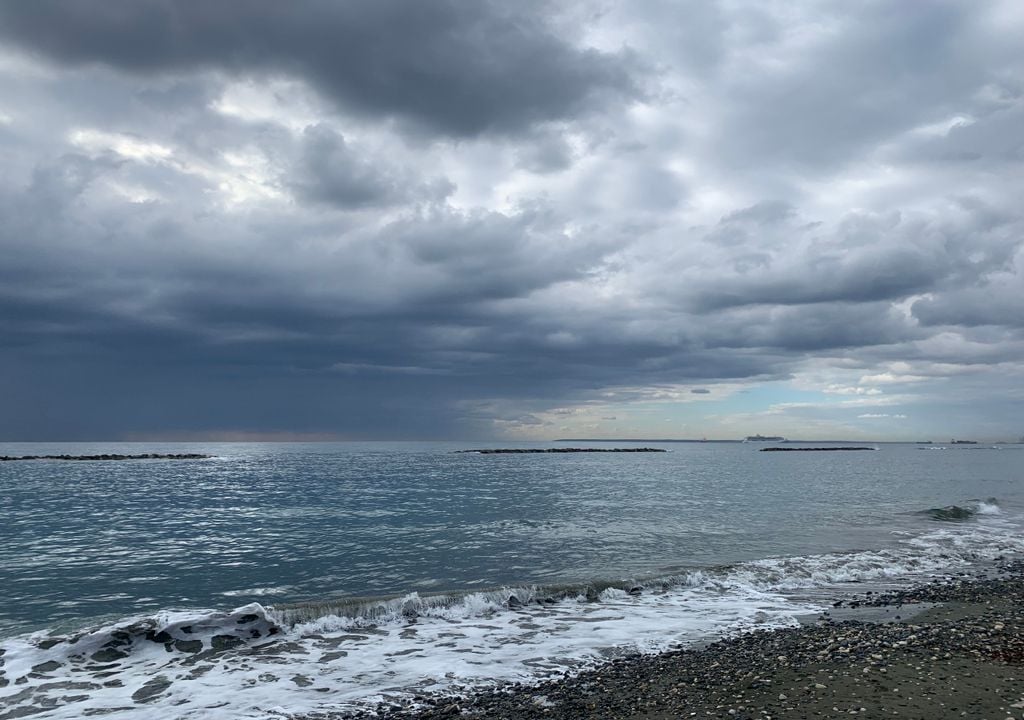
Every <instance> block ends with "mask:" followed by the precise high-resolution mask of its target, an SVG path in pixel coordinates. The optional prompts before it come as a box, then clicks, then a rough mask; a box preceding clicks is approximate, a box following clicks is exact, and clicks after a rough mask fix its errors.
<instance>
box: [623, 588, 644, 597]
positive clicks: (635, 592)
mask: <svg viewBox="0 0 1024 720" xmlns="http://www.w3.org/2000/svg"><path fill="white" fill-rule="evenodd" d="M626 592H627V593H628V594H630V595H634V596H635V595H642V594H643V592H644V587H643V585H634V586H633V587H631V588H630V589H629V590H627V591H626Z"/></svg>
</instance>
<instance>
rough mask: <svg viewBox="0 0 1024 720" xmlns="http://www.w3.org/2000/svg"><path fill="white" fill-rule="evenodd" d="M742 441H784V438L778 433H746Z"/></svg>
mask: <svg viewBox="0 0 1024 720" xmlns="http://www.w3.org/2000/svg"><path fill="white" fill-rule="evenodd" d="M743 442H786V438H784V437H781V436H779V435H747V436H746V437H745V438H743Z"/></svg>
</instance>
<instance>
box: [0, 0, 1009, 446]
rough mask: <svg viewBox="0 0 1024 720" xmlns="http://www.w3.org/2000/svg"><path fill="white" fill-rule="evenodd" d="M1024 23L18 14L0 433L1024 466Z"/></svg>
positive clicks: (183, 1) (5, 44)
mask: <svg viewBox="0 0 1024 720" xmlns="http://www.w3.org/2000/svg"><path fill="white" fill-rule="evenodd" d="M1021 37H1024V5H1022V4H1021V3H1020V2H1017V0H976V1H972V2H949V1H943V0H934V1H929V2H907V1H906V0H891V1H882V0H866V1H865V2H857V3H850V2H846V1H845V0H801V1H796V2H794V1H792V0H785V1H782V0H779V1H772V0H750V1H748V0H723V1H721V2H709V1H706V0H691V1H686V0H647V1H645V2H642V3H637V2H630V1H628V0H622V1H621V2H620V1H617V0H594V1H593V2H591V1H589V0H572V1H569V2H550V3H549V2H535V1H534V0H520V1H517V2H514V3H510V2H503V1H497V0H495V1H488V0H472V1H468V0H462V1H461V2H455V1H454V0H430V1H428V2H421V1H419V0H351V1H348V2H339V1H337V0H296V1H294V2H288V3H282V2H277V1H276V0H247V1H246V2H240V1H238V2H234V1H231V0H224V1H222V2H216V3H200V2H191V1H190V0H77V1H75V2H71V1H69V0H68V1H63V2H55V1H53V0H33V1H32V2H15V1H13V0H12V1H9V2H0V167H2V168H3V172H2V173H0V219H2V222H0V440H10V441H13V440H112V439H140V440H158V439H164V440H175V439H180V440H201V439H239V440H246V439H253V440H258V439H296V440H302V439H490V438H501V439H508V440H528V439H536V440H547V439H555V438H565V437H591V438H701V437H707V438H709V439H711V438H716V439H717V438H720V439H733V438H741V437H743V436H745V435H750V434H755V433H762V434H771V435H785V436H787V437H790V438H807V439H812V438H843V439H877V440H935V441H943V442H945V441H947V440H949V439H951V438H953V437H956V438H971V439H981V440H1015V439H1017V438H1020V437H1021V436H1022V435H1024V279H1022V278H1024V234H1022V233H1024V203H1022V202H1021V198H1022V197H1024V44H1022V43H1021V41H1020V38H1021Z"/></svg>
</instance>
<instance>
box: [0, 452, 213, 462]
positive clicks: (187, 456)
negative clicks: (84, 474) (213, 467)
mask: <svg viewBox="0 0 1024 720" xmlns="http://www.w3.org/2000/svg"><path fill="white" fill-rule="evenodd" d="M212 457H214V456H213V455H203V454H200V453H170V454H161V453H142V454H140V455H117V454H103V455H17V456H12V455H0V462H13V461H17V460H209V459H210V458H212Z"/></svg>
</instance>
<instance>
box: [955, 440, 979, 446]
mask: <svg viewBox="0 0 1024 720" xmlns="http://www.w3.org/2000/svg"><path fill="white" fill-rule="evenodd" d="M949 444H950V445H977V444H978V443H977V442H976V441H974V440H950V441H949Z"/></svg>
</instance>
